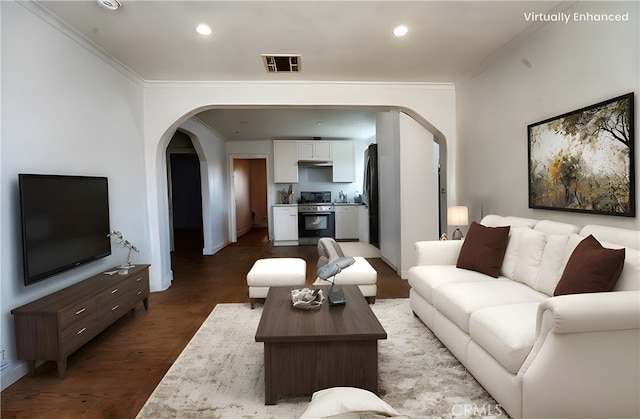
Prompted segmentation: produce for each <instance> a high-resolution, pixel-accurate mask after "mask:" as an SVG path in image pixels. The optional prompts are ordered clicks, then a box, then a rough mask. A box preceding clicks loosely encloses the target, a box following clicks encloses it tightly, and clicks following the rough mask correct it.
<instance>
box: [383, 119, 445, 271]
mask: <svg viewBox="0 0 640 419" xmlns="http://www.w3.org/2000/svg"><path fill="white" fill-rule="evenodd" d="M376 136H377V140H378V142H377V143H378V170H379V174H380V176H379V193H380V253H381V256H382V258H383V260H384V261H385V262H386V263H387V264H389V265H390V266H391V267H393V268H394V269H395V270H396V271H398V273H399V274H400V276H401V277H402V278H407V277H408V270H409V268H411V267H412V266H413V265H414V264H415V252H414V243H415V242H416V241H419V240H437V239H438V233H439V218H438V211H439V207H438V176H437V175H438V172H437V167H436V168H434V165H435V164H436V162H437V160H438V159H437V158H436V157H435V156H434V150H435V147H434V135H433V134H432V133H431V132H429V131H428V130H427V129H426V128H425V127H424V126H422V125H421V124H419V123H418V122H417V121H416V120H414V119H413V118H412V117H410V116H408V115H406V114H404V113H402V112H397V111H390V112H379V113H378V115H377V116H376Z"/></svg>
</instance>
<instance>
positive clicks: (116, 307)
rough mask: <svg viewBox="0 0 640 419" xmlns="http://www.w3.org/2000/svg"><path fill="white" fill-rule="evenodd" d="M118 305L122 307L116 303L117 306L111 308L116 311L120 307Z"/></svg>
mask: <svg viewBox="0 0 640 419" xmlns="http://www.w3.org/2000/svg"><path fill="white" fill-rule="evenodd" d="M118 307H120V306H119V305H118V304H116V305H115V306H113V308H112V309H111V311H115V310H117V309H118Z"/></svg>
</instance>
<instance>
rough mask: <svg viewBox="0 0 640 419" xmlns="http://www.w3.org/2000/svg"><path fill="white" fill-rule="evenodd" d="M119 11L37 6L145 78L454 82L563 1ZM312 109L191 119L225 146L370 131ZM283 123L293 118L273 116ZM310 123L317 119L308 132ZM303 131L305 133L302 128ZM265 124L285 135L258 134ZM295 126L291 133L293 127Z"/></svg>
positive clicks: (134, 4) (149, 6)
mask: <svg viewBox="0 0 640 419" xmlns="http://www.w3.org/2000/svg"><path fill="white" fill-rule="evenodd" d="M121 3H122V7H120V8H119V9H118V10H116V11H108V10H106V9H104V8H102V7H100V6H99V5H98V4H97V2H96V1H95V0H76V1H57V0H56V1H53V0H47V1H42V0H41V1H39V2H38V4H40V5H41V6H42V7H43V8H45V9H46V10H48V11H49V12H50V13H52V14H53V15H55V16H56V17H57V18H58V19H60V20H61V21H62V22H63V23H64V24H65V25H67V26H68V27H70V28H71V29H72V30H73V31H75V32H77V33H78V34H80V35H81V36H82V37H84V38H85V39H86V40H88V41H89V42H90V43H92V44H93V45H94V46H96V47H97V48H99V49H100V50H102V51H103V52H104V53H106V54H107V55H109V56H111V57H112V58H113V59H114V60H116V61H118V62H119V63H121V64H122V65H123V66H125V67H127V68H128V69H130V70H131V71H132V72H134V73H135V74H137V75H138V76H140V78H142V79H144V80H146V81H248V80H254V81H255V80H258V81H262V80H268V81H273V80H301V81H320V80H322V81H354V82H358V81H361V82H362V81H379V82H435V83H440V82H443V83H453V82H455V81H456V80H458V79H459V78H460V77H462V76H464V75H465V74H466V73H467V72H469V71H470V70H471V69H473V68H474V67H475V66H477V65H478V64H479V63H481V62H482V61H484V60H486V59H487V58H488V57H490V56H492V55H493V54H494V53H496V51H498V50H500V49H501V48H502V47H504V46H505V45H506V44H507V43H509V41H511V40H512V39H514V38H515V37H517V36H518V35H519V34H521V33H522V32H523V31H526V30H527V29H528V28H529V27H530V26H531V25H532V24H533V22H528V21H527V20H526V19H525V17H524V14H525V13H528V12H535V13H544V12H549V11H551V10H553V9H554V8H556V7H557V6H558V5H560V4H561V3H563V2H561V1H481V0H476V1H349V0H341V1H329V0H316V1H305V0H298V1H245V0H235V1H217V0H209V1H183V0H180V1H142V0H121ZM199 23H206V24H208V25H209V26H211V28H212V30H213V33H212V34H211V35H210V36H208V37H205V36H202V35H199V34H198V33H196V32H195V27H196V25H198V24H199ZM398 24H404V25H406V26H408V28H409V33H408V34H407V35H406V36H404V37H401V38H398V37H394V36H393V35H392V34H391V31H392V29H393V28H394V27H395V26H396V25H398ZM261 54H300V55H301V71H300V72H299V73H291V74H283V73H278V74H273V73H267V72H266V70H265V68H264V65H263V63H262V58H261ZM321 111H322V112H318V110H314V109H311V110H309V109H308V110H304V111H303V110H298V111H297V112H296V113H295V115H294V114H292V113H291V112H289V110H283V109H280V110H278V111H277V112H274V110H273V109H271V110H270V109H262V110H258V111H256V110H247V109H236V110H215V111H210V112H207V113H205V114H200V115H199V116H198V118H199V119H201V120H202V121H203V122H205V123H207V124H210V126H212V127H213V128H214V129H216V130H217V131H218V132H220V133H221V134H223V135H224V136H225V137H227V138H228V139H255V138H272V137H290V136H306V137H309V136H311V137H313V136H320V137H347V138H361V137H363V136H366V135H368V136H370V135H371V132H370V130H371V126H370V125H369V127H365V126H364V125H365V124H366V123H365V121H368V122H369V123H371V120H372V118H373V117H372V115H371V114H370V115H366V114H363V113H362V111H353V110H352V111H350V112H333V111H330V110H321ZM285 115H286V117H287V118H292V119H289V120H288V121H279V120H278V119H279V118H281V117H285ZM334 118H339V119H338V120H335V121H334ZM348 121H354V124H353V127H352V128H351V129H346V128H345V127H346V126H347V125H348V124H346V122H348ZM269 122H272V123H271V124H269ZM316 122H323V123H322V124H320V125H315V124H316ZM241 123H242V124H241ZM239 124H241V125H239ZM305 124H306V125H305ZM311 124H313V127H314V129H313V130H311V129H309V126H310V125H311ZM271 125H272V126H273V127H274V128H277V127H281V128H284V127H289V130H284V131H281V130H277V129H276V130H275V131H274V130H273V129H267V128H268V126H271ZM294 126H299V128H296V130H293V131H292V129H293V127H294ZM260 127H261V129H260ZM329 127H333V129H332V130H329ZM337 127H343V128H345V129H344V130H338V129H337ZM297 129H299V130H301V131H297ZM302 130H304V132H303V131H302Z"/></svg>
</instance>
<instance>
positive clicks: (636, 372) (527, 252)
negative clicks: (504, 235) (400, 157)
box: [409, 215, 640, 418]
mask: <svg viewBox="0 0 640 419" xmlns="http://www.w3.org/2000/svg"><path fill="white" fill-rule="evenodd" d="M480 224H482V225H484V226H488V227H496V226H510V231H509V238H508V245H507V248H506V253H505V254H504V259H503V261H502V265H501V267H500V273H499V276H498V277H497V278H493V277H491V276H489V275H485V274H483V273H479V272H476V271H473V270H469V269H461V268H457V267H456V263H457V261H458V257H459V253H460V250H461V248H462V245H463V241H424V242H418V243H416V245H415V248H416V256H417V266H414V267H413V268H411V269H410V270H409V284H410V286H411V291H410V305H411V308H412V310H413V312H414V313H415V315H416V316H418V317H419V318H420V319H421V320H422V321H423V322H424V323H425V324H426V326H427V327H428V328H429V329H431V330H432V331H433V332H434V334H435V335H436V336H437V337H438V338H439V339H440V340H441V341H442V342H443V343H444V344H445V345H446V346H447V348H449V350H450V351H451V352H452V353H453V354H454V355H455V356H456V357H457V358H458V360H460V362H461V363H462V364H463V365H464V366H465V367H466V368H467V369H468V370H469V372H470V373H471V374H472V375H473V376H474V377H475V378H476V379H477V380H478V382H480V384H481V385H482V386H483V387H484V388H485V389H486V390H487V391H488V392H489V393H490V394H491V395H492V396H493V397H494V398H495V399H496V401H497V402H498V403H499V404H500V405H501V407H502V408H503V409H504V410H506V411H507V413H509V415H511V416H512V417H515V418H587V417H599V418H638V417H640V401H639V397H640V333H639V330H640V291H639V290H640V250H638V249H640V232H638V231H637V230H625V229H619V228H612V227H605V226H598V225H588V226H585V227H583V228H580V227H578V226H575V225H571V224H564V223H558V222H553V221H549V220H542V221H539V220H534V219H528V218H519V217H502V216H497V215H489V216H486V217H485V218H484V219H483V220H482V221H481V223H480ZM589 235H593V236H594V237H595V238H596V239H597V240H598V241H599V242H600V243H601V244H602V246H603V247H605V248H625V258H624V267H623V269H622V272H621V275H620V277H619V279H618V281H617V283H616V284H615V286H614V288H613V291H611V292H589V293H579V294H568V295H559V296H555V297H554V296H553V295H554V290H555V289H556V285H557V283H558V281H559V280H560V279H561V276H562V275H563V272H564V269H565V266H566V264H567V261H568V260H569V258H570V257H571V255H572V253H573V250H574V249H575V247H576V246H577V245H578V243H580V242H581V240H583V239H584V238H585V237H587V236H589Z"/></svg>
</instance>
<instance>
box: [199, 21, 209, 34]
mask: <svg viewBox="0 0 640 419" xmlns="http://www.w3.org/2000/svg"><path fill="white" fill-rule="evenodd" d="M196 32H198V33H199V34H200V35H211V28H210V27H209V25H205V24H204V23H201V24H199V25H198V26H196Z"/></svg>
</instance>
